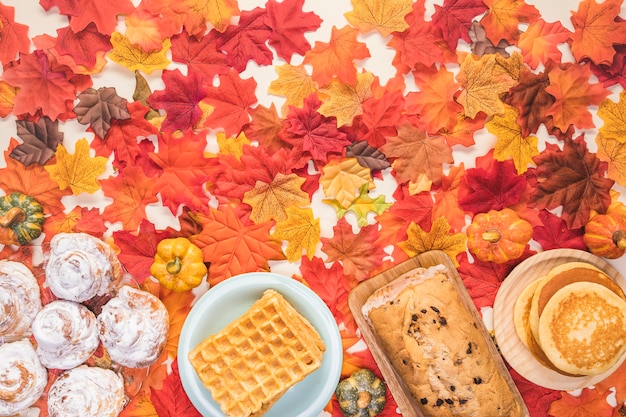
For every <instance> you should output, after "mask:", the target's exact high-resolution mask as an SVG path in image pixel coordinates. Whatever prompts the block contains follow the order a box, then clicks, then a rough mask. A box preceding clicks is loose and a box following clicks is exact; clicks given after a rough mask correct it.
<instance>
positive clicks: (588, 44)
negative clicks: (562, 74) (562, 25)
mask: <svg viewBox="0 0 626 417" xmlns="http://www.w3.org/2000/svg"><path fill="white" fill-rule="evenodd" d="M621 4H622V1H621V0H605V1H603V2H602V3H600V4H598V3H596V1H595V0H583V1H581V2H580V3H579V4H578V11H576V12H573V13H572V23H573V25H574V33H573V34H572V35H571V40H572V44H571V45H572V46H571V48H572V54H574V57H575V58H576V60H577V61H579V62H580V61H582V60H583V59H584V58H589V59H591V60H592V61H593V63H594V64H597V65H600V64H605V65H611V64H612V63H613V56H614V55H615V52H616V51H615V49H614V48H613V45H616V44H626V22H625V21H623V19H622V20H618V19H617V18H618V17H619V14H620V10H621Z"/></svg>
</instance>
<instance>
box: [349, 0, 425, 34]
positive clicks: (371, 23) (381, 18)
mask: <svg viewBox="0 0 626 417" xmlns="http://www.w3.org/2000/svg"><path fill="white" fill-rule="evenodd" d="M412 3H413V1H412V0H352V6H353V10H352V11H349V12H347V13H345V14H344V16H345V17H346V19H348V21H349V22H350V23H352V24H353V25H354V26H356V27H357V28H359V31H360V32H361V33H368V32H371V31H373V30H377V31H378V32H379V33H380V34H381V35H383V36H389V35H391V33H392V32H403V31H404V30H405V29H407V28H408V27H409V25H408V23H407V22H406V20H404V17H405V16H406V15H407V14H409V13H411V10H412Z"/></svg>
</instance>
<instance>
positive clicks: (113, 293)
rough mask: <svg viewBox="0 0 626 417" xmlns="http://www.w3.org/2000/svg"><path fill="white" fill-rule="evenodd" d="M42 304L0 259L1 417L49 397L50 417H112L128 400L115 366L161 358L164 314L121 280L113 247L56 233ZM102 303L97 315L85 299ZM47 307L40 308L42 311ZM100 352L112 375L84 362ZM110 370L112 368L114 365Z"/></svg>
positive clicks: (24, 276)
mask: <svg viewBox="0 0 626 417" xmlns="http://www.w3.org/2000/svg"><path fill="white" fill-rule="evenodd" d="M44 286H45V287H47V288H49V290H50V291H51V292H52V294H54V300H53V301H51V302H48V303H42V296H41V291H40V287H39V284H38V282H37V279H36V278H35V276H34V275H33V273H32V271H31V270H30V269H29V268H28V267H26V266H25V265H24V264H22V263H20V262H15V261H10V260H2V261H0V311H2V315H0V341H4V342H5V343H3V344H0V358H2V360H1V361H0V416H13V415H16V414H18V413H20V412H22V411H23V410H26V409H28V408H29V407H30V406H32V405H33V404H34V403H35V402H37V401H38V400H39V398H40V397H41V396H42V394H43V392H44V389H45V387H46V385H47V384H48V374H49V372H48V371H49V370H51V369H54V370H57V371H55V374H59V375H58V377H57V378H56V379H54V381H53V382H52V385H51V386H50V388H49V391H48V393H47V404H48V410H47V411H48V413H49V414H50V415H51V416H52V417H57V416H58V417H61V416H63V417H72V416H80V417H89V416H97V417H115V416H117V415H118V414H119V413H120V411H121V410H122V409H123V407H124V405H125V403H126V401H127V398H126V394H125V389H124V380H123V378H122V376H121V375H120V374H119V369H121V367H130V368H143V367H147V366H150V365H152V364H153V363H154V362H156V360H157V359H158V358H159V356H160V355H161V353H162V352H163V349H164V347H165V344H166V341H167V334H168V330H169V316H168V312H167V309H166V308H165V306H164V305H163V303H162V302H161V301H160V300H159V299H158V298H157V297H155V296H154V295H152V294H150V293H148V292H146V291H143V290H140V289H138V288H136V287H134V286H131V285H128V283H127V282H125V276H124V273H123V268H122V266H121V264H120V263H119V260H118V259H117V257H116V255H115V253H114V252H113V250H112V248H111V247H110V246H108V245H107V244H106V243H104V242H103V241H101V240H100V239H97V238H95V237H93V236H91V235H88V234H83V233H60V234H57V235H55V236H54V237H53V238H52V240H51V242H50V254H49V259H48V260H47V261H46V264H45V281H44ZM94 299H98V300H104V301H103V303H104V304H101V305H99V306H98V309H97V310H96V309H94V308H91V309H90V308H88V307H87V306H91V305H92V304H90V301H91V300H94ZM44 304H45V305H44ZM100 346H102V347H103V348H104V349H105V350H106V352H107V353H108V355H109V356H110V358H111V360H112V361H113V362H114V363H115V364H116V369H117V371H118V372H116V371H115V370H114V369H104V368H99V367H95V366H89V365H87V364H86V362H87V361H88V359H89V358H90V357H91V356H92V355H93V353H94V352H95V351H96V349H98V347H100ZM114 368H115V367H114Z"/></svg>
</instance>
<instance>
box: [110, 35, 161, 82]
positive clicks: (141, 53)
mask: <svg viewBox="0 0 626 417" xmlns="http://www.w3.org/2000/svg"><path fill="white" fill-rule="evenodd" d="M111 45H113V50H112V51H111V52H109V54H108V57H109V58H110V59H111V60H112V61H115V62H117V63H118V64H120V65H122V66H124V67H126V68H128V69H129V70H131V71H136V70H140V71H143V72H145V73H146V74H150V73H151V72H152V71H155V70H161V69H164V68H166V67H167V66H168V65H169V64H170V60H169V59H167V56H166V53H167V52H168V51H169V50H170V48H171V47H172V42H171V41H170V39H169V38H167V39H165V40H164V41H163V42H162V43H161V46H162V47H161V49H160V50H157V51H149V52H148V51H145V50H144V49H143V48H141V47H140V46H138V45H135V44H133V43H132V42H131V41H130V40H129V39H128V38H127V37H126V36H124V35H122V34H121V33H120V32H113V34H112V35H111Z"/></svg>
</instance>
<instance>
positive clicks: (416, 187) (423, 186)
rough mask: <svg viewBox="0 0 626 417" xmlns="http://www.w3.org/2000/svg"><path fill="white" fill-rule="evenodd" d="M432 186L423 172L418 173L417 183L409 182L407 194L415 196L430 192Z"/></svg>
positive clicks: (431, 182)
mask: <svg viewBox="0 0 626 417" xmlns="http://www.w3.org/2000/svg"><path fill="white" fill-rule="evenodd" d="M432 186H433V181H432V180H431V179H430V178H428V175H426V174H425V173H424V172H420V173H419V175H418V176H417V181H409V187H408V189H409V194H410V195H417V194H419V193H421V192H422V191H430V189H431V188H432Z"/></svg>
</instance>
